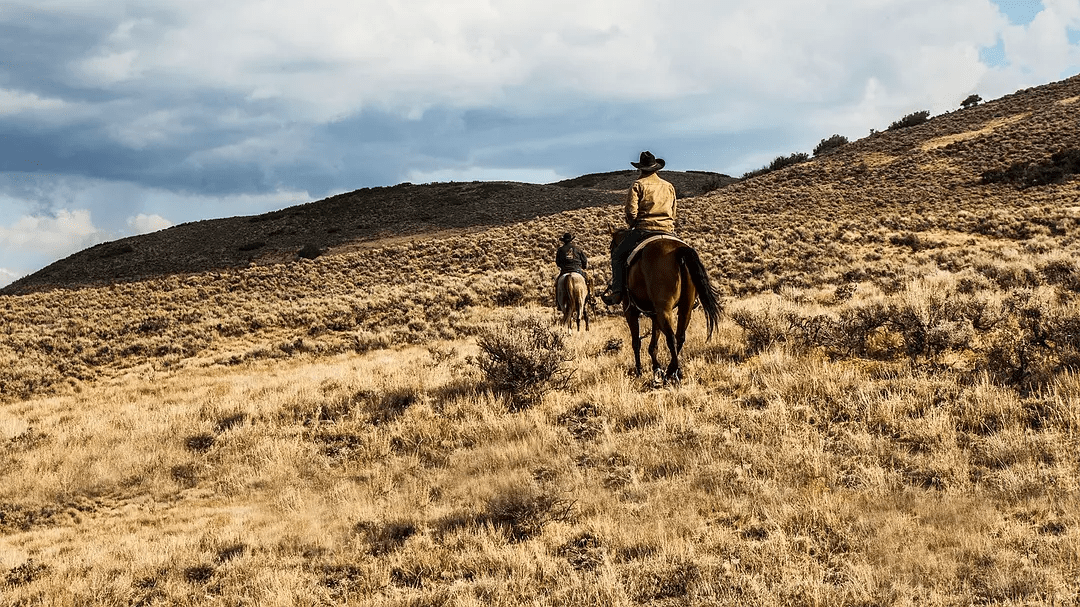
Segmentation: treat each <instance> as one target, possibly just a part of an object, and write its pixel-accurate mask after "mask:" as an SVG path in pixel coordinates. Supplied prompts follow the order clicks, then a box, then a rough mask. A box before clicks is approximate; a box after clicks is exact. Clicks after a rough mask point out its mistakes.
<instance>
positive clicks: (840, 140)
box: [814, 135, 848, 156]
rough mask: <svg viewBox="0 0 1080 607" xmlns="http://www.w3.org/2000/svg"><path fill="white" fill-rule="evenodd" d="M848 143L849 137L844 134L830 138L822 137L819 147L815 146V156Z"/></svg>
mask: <svg viewBox="0 0 1080 607" xmlns="http://www.w3.org/2000/svg"><path fill="white" fill-rule="evenodd" d="M847 143H848V138H847V137H844V136H843V135H833V136H832V137H829V138H828V139H822V140H821V143H818V144H817V147H815V148H814V156H820V155H821V154H824V153H826V152H829V151H832V150H835V149H836V148H838V147H841V146H844V145H847Z"/></svg>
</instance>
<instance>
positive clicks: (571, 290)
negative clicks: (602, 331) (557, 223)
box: [555, 232, 592, 331]
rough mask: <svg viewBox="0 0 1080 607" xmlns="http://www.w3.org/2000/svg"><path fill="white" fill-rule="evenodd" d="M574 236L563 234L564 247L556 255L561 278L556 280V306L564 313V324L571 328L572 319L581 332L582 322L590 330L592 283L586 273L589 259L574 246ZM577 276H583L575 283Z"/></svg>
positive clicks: (568, 233)
mask: <svg viewBox="0 0 1080 607" xmlns="http://www.w3.org/2000/svg"><path fill="white" fill-rule="evenodd" d="M573 241H574V235H573V234H571V233H570V232H567V233H565V234H563V236H562V242H563V244H562V246H561V247H559V250H558V251H557V252H556V253H555V265H557V266H559V276H558V278H556V279H555V306H556V307H557V308H559V310H561V311H562V312H563V313H564V322H565V323H566V324H567V326H568V327H569V325H570V321H571V318H573V319H575V320H576V321H577V324H578V330H581V320H582V319H584V320H585V330H586V331H587V330H588V329H589V316H588V311H587V310H586V309H585V305H586V304H588V303H589V300H590V299H592V281H591V280H589V275H588V274H586V273H585V268H587V267H589V258H588V257H586V256H585V253H584V252H583V251H582V250H581V249H579V248H577V247H576V246H574V244H573ZM575 274H578V275H580V276H581V278H577V279H576V280H577V283H575V282H574V280H572V279H575V276H574V275H575Z"/></svg>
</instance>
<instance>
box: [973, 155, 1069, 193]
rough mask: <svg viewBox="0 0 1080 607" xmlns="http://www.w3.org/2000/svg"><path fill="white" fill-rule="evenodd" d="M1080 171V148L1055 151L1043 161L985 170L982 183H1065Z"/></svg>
mask: <svg viewBox="0 0 1080 607" xmlns="http://www.w3.org/2000/svg"><path fill="white" fill-rule="evenodd" d="M1077 173H1080V149H1071V150H1061V151H1058V152H1055V153H1054V154H1053V155H1051V156H1050V158H1049V159H1048V160H1045V161H1043V162H1026V161H1025V162H1018V163H1016V164H1013V165H1012V166H1010V167H1008V168H1006V169H1002V170H998V171H985V172H983V174H982V180H981V183H982V184H983V185H989V184H993V183H1007V184H1012V185H1014V186H1016V187H1017V188H1019V189H1026V188H1030V187H1033V186H1040V185H1049V184H1052V183H1063V182H1064V181H1065V180H1066V179H1067V178H1069V177H1070V176H1071V175H1075V174H1077Z"/></svg>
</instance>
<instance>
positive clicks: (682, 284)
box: [611, 229, 720, 386]
mask: <svg viewBox="0 0 1080 607" xmlns="http://www.w3.org/2000/svg"><path fill="white" fill-rule="evenodd" d="M628 232H629V230H625V229H623V230H612V232H611V250H612V251H614V250H615V247H617V246H618V245H619V243H620V242H622V240H623V238H625V237H626V235H627V233H628ZM695 300H697V301H700V302H701V307H702V309H703V310H704V312H705V323H706V326H707V327H708V335H707V336H706V338H705V339H706V341H708V340H709V339H711V338H712V333H713V329H714V328H716V325H717V323H718V322H719V321H720V304H719V302H718V301H717V299H716V292H715V291H714V290H713V287H712V283H711V282H710V280H709V274H708V272H706V271H705V266H704V265H702V263H701V259H700V258H699V257H698V254H697V251H695V250H694V249H693V248H692V247H690V246H689V245H687V244H686V243H684V242H682V241H680V240H678V239H675V238H663V239H657V240H654V241H652V242H650V243H648V244H646V245H645V246H644V248H642V249H641V250H640V251H639V252H638V253H637V255H636V260H635V262H634V263H633V265H631V266H630V269H629V271H628V272H627V275H626V290H625V295H624V297H623V302H622V304H623V316H624V317H625V318H626V326H627V328H629V329H630V338H631V341H632V343H633V348H634V369H635V372H636V374H637V375H638V376H641V334H640V327H639V320H640V317H641V314H645V315H647V316H650V317H652V339H651V341H650V342H649V356H650V357H651V358H652V366H653V384H654V385H656V386H659V385H662V384H663V382H664V381H665V380H667V381H673V382H675V383H678V382H680V381H682V378H683V372H682V367H681V366H680V364H679V352H680V351H681V350H682V347H683V342H685V341H686V328H687V327H688V326H689V325H690V314H691V312H693V310H694V302H695ZM661 334H663V336H664V339H665V341H666V343H667V349H668V352H669V353H670V355H671V360H670V362H669V363H668V366H667V370H666V371H662V370H661V369H662V367H661V365H660V362H659V361H658V360H657V358H656V354H657V350H658V341H659V338H660V335H661Z"/></svg>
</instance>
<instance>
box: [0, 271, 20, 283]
mask: <svg viewBox="0 0 1080 607" xmlns="http://www.w3.org/2000/svg"><path fill="white" fill-rule="evenodd" d="M22 276H23V275H22V274H20V273H18V272H12V271H11V270H9V269H7V268H0V287H6V286H7V285H9V284H11V283H13V282H15V281H16V280H18V279H19V278H22Z"/></svg>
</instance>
